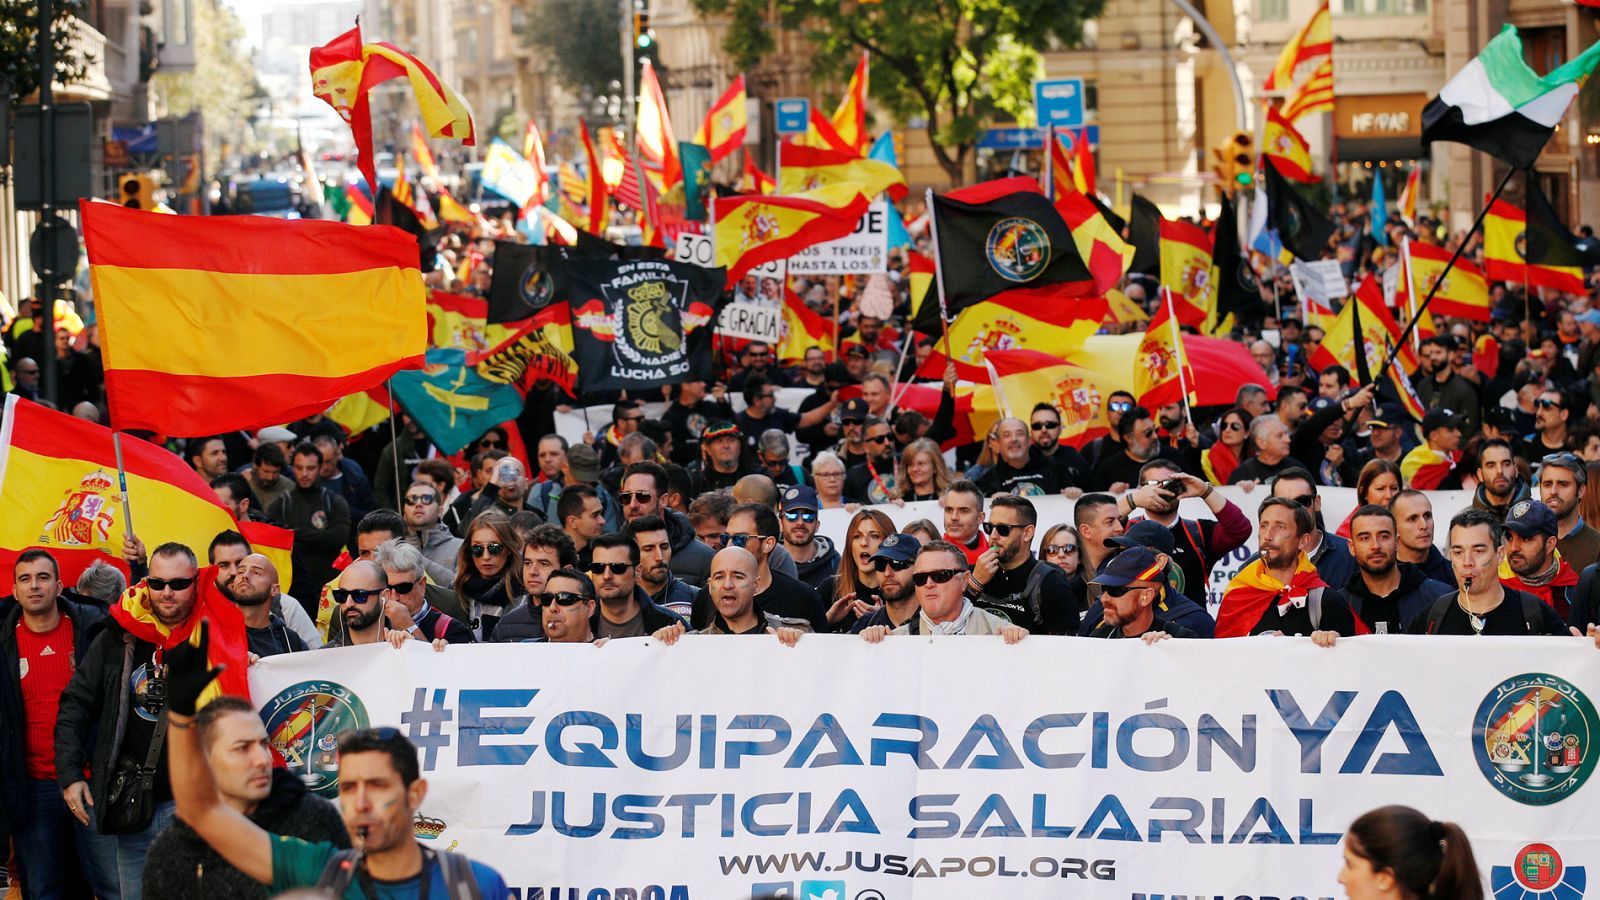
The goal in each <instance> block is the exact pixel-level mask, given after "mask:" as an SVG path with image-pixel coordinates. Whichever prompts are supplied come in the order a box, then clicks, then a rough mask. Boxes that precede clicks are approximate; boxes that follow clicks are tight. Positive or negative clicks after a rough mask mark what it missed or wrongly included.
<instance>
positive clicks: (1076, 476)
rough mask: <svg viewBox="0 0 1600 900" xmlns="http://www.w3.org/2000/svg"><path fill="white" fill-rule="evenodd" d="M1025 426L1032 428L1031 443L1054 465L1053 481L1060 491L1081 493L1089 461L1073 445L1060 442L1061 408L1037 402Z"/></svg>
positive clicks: (1070, 495) (1074, 493)
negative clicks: (1054, 479) (1054, 480)
mask: <svg viewBox="0 0 1600 900" xmlns="http://www.w3.org/2000/svg"><path fill="white" fill-rule="evenodd" d="M1028 427H1029V428H1031V429H1032V430H1033V446H1034V448H1035V449H1037V450H1038V451H1039V453H1040V455H1042V456H1043V457H1044V458H1045V461H1046V462H1048V463H1050V464H1051V465H1052V466H1055V470H1056V484H1057V485H1058V486H1059V487H1060V488H1061V493H1063V494H1065V495H1066V496H1068V497H1070V498H1072V499H1077V498H1078V497H1079V496H1080V495H1082V494H1083V489H1082V488H1081V487H1080V485H1082V484H1083V483H1084V482H1085V481H1087V480H1088V478H1089V463H1088V462H1087V461H1086V460H1085V459H1084V458H1083V454H1081V453H1079V452H1078V451H1077V450H1075V449H1073V448H1072V447H1069V446H1067V445H1066V444H1063V443H1061V410H1059V409H1056V408H1055V407H1054V406H1051V405H1050V404H1048V403H1036V404H1034V407H1033V412H1032V414H1030V415H1029V417H1028Z"/></svg>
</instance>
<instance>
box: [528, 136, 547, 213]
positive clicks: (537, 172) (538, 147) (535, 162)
mask: <svg viewBox="0 0 1600 900" xmlns="http://www.w3.org/2000/svg"><path fill="white" fill-rule="evenodd" d="M522 158H523V159H526V160H527V161H528V165H530V166H532V167H533V184H534V188H533V196H532V197H530V198H529V199H528V202H529V203H532V204H539V203H543V202H545V201H546V200H548V199H550V176H549V175H548V174H547V173H546V172H545V161H544V141H543V140H542V139H541V138H540V137H539V126H538V125H535V124H534V122H533V120H532V119H529V120H528V127H527V129H526V130H525V131H523V132H522Z"/></svg>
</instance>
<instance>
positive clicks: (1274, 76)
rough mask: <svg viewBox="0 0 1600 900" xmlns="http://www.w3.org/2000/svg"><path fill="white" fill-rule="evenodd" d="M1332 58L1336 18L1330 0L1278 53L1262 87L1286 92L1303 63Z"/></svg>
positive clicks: (1326, 0)
mask: <svg viewBox="0 0 1600 900" xmlns="http://www.w3.org/2000/svg"><path fill="white" fill-rule="evenodd" d="M1332 55H1333V16H1332V15H1331V14H1330V12H1329V10H1328V0H1322V2H1321V3H1320V4H1318V6H1317V11H1316V12H1314V13H1312V14H1311V18H1310V20H1308V21H1307V22H1306V24H1305V25H1304V26H1302V27H1301V28H1300V30H1299V31H1298V32H1296V33H1295V36H1294V37H1292V38H1290V39H1289V43H1287V44H1285V45H1284V46H1283V52H1281V53H1279V54H1278V62H1277V64H1276V65H1274V66H1273V67H1272V71H1271V72H1269V73H1268V74H1267V80H1266V82H1265V83H1263V84H1262V87H1263V88H1265V89H1266V90H1269V91H1281V90H1286V89H1287V88H1289V87H1290V86H1291V85H1293V84H1294V71H1295V69H1296V68H1298V67H1299V65H1300V64H1301V63H1304V62H1310V61H1311V60H1314V59H1318V58H1321V57H1324V56H1326V57H1330V58H1331V57H1332Z"/></svg>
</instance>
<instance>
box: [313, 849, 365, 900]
mask: <svg viewBox="0 0 1600 900" xmlns="http://www.w3.org/2000/svg"><path fill="white" fill-rule="evenodd" d="M360 865H361V851H360V850H340V851H338V852H336V853H334V854H333V855H332V856H330V857H328V863H327V865H325V866H323V867H322V874H321V875H318V876H317V885H316V886H317V888H318V889H319V890H324V891H327V892H328V894H329V896H333V897H343V896H344V892H345V890H346V889H348V888H349V887H350V882H352V881H354V880H355V877H356V869H357V868H358V867H360Z"/></svg>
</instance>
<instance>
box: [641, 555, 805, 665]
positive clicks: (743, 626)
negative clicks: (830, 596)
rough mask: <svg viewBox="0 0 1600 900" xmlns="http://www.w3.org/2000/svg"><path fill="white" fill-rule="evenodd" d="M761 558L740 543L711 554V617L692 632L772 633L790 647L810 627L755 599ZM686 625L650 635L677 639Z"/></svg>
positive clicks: (669, 640) (666, 640)
mask: <svg viewBox="0 0 1600 900" xmlns="http://www.w3.org/2000/svg"><path fill="white" fill-rule="evenodd" d="M761 569H762V566H761V562H760V560H758V559H756V556H755V554H753V553H751V552H750V551H749V550H746V549H744V548H743V547H725V548H723V549H721V550H718V551H717V555H716V556H713V557H711V576H710V577H709V578H708V579H706V586H705V588H704V589H703V590H704V591H706V592H707V593H709V594H710V596H711V604H712V612H711V621H710V622H709V623H708V624H707V625H706V627H704V628H701V629H699V630H698V631H695V632H694V633H695V634H775V635H777V636H778V640H779V641H781V642H782V643H783V644H784V646H786V647H793V646H794V645H795V642H797V641H799V640H800V635H802V634H804V633H806V632H808V631H810V630H811V624H810V623H809V622H807V621H806V620H805V619H800V618H786V617H783V616H776V615H773V614H771V613H769V612H766V611H765V610H763V609H762V608H761V604H759V603H757V602H756V583H757V581H758V580H759V578H760V575H761ZM686 631H687V629H686V628H685V627H684V626H683V625H668V626H667V627H665V628H662V629H660V630H659V631H656V632H655V633H654V634H652V635H651V637H653V638H655V639H656V640H658V641H660V642H661V643H663V644H667V645H669V646H670V645H672V644H674V643H677V640H678V638H680V637H682V636H683V635H684V633H685V632H686Z"/></svg>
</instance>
